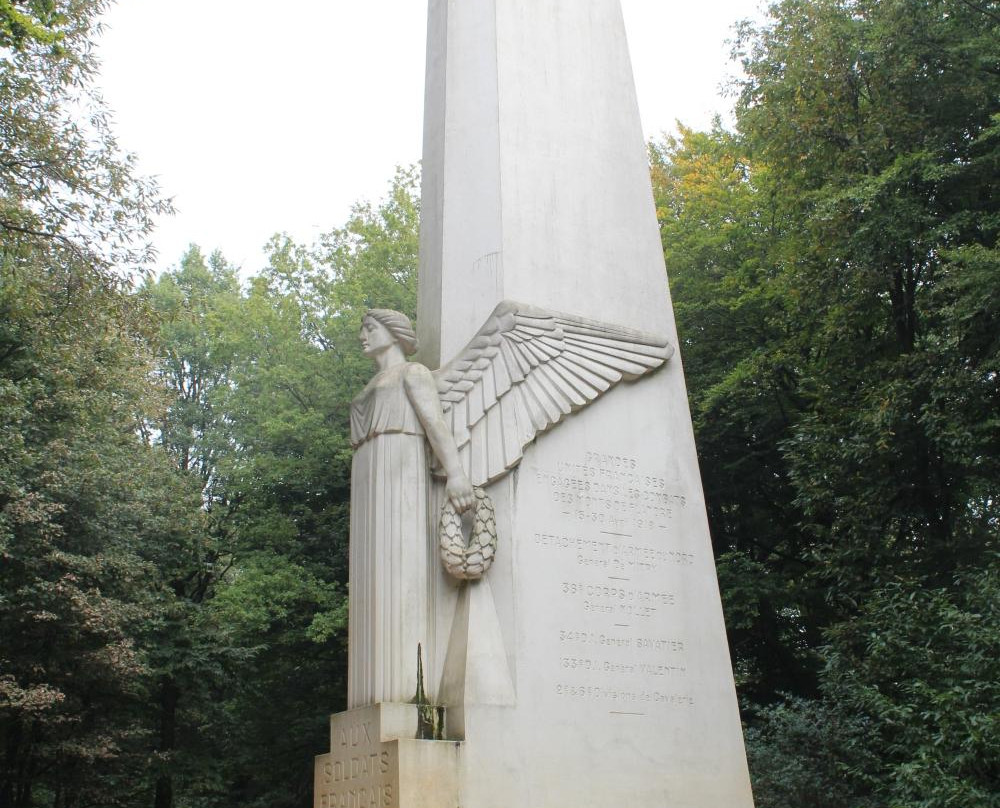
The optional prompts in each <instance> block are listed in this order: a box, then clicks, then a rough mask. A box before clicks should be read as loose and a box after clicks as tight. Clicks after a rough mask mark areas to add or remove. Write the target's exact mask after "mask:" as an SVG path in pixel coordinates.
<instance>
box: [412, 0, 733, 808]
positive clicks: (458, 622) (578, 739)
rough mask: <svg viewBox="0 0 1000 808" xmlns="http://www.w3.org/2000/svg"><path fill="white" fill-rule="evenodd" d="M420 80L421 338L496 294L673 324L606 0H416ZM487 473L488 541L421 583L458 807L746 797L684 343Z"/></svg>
mask: <svg viewBox="0 0 1000 808" xmlns="http://www.w3.org/2000/svg"><path fill="white" fill-rule="evenodd" d="M426 104H427V110H426V125H425V147H424V190H423V208H422V213H423V217H424V221H423V230H422V243H421V251H422V253H421V270H420V273H421V274H420V304H419V316H418V332H419V335H420V339H421V343H422V346H423V347H422V348H421V351H420V353H419V354H418V357H419V359H420V360H421V361H422V362H424V363H425V364H426V365H428V366H429V367H431V368H437V367H438V366H439V365H440V364H441V362H442V361H444V362H447V361H449V360H451V359H452V358H453V357H455V356H457V355H459V354H460V353H461V352H462V351H463V349H464V348H465V347H466V346H467V345H468V343H469V341H470V339H472V338H473V337H474V336H475V335H476V334H477V333H478V332H479V331H480V329H481V328H482V326H483V324H484V323H485V322H487V321H488V320H489V319H490V316H491V314H492V313H493V312H494V309H495V307H496V306H497V305H498V304H499V303H500V302H501V301H503V300H518V301H523V302H524V303H526V304H529V305H530V306H535V307H539V308H540V309H542V310H544V311H547V312H564V313H567V314H569V315H573V316H577V317H582V318H588V319H590V320H594V321H600V322H602V323H610V324H614V326H617V327H624V328H628V329H636V330H638V331H640V332H643V333H645V334H651V335H662V337H664V338H665V343H667V344H669V345H672V346H676V345H677V337H676V332H675V328H674V321H673V314H672V310H671V304H670V298H669V291H668V288H667V280H666V274H665V271H664V266H663V257H662V249H661V244H660V238H659V231H658V228H657V225H656V219H655V212H654V207H653V200H652V193H651V189H650V181H649V171H648V165H647V160H646V150H645V144H644V141H643V137H642V131H641V127H640V123H639V116H638V111H637V107H636V101H635V92H634V86H633V81H632V75H631V66H630V63H629V59H628V52H627V47H626V41H625V33H624V26H623V22H622V17H621V10H620V8H619V3H618V0H431V3H430V15H429V33H428V77H427V98H426ZM569 319H572V318H569ZM439 389H440V386H439ZM445 415H446V416H447V412H446V413H445ZM459 443H460V441H459ZM474 482H475V480H474ZM484 482H486V483H487V485H486V491H487V493H488V494H489V495H490V496H491V498H492V500H493V502H494V503H495V507H496V522H497V528H498V532H499V544H498V548H497V554H496V560H495V562H494V563H493V566H492V567H491V568H490V570H489V571H488V572H487V573H486V575H485V576H484V577H483V578H482V580H480V581H471V582H460V581H458V580H456V579H454V578H452V577H450V576H449V575H448V574H447V573H446V572H444V570H443V568H442V567H439V566H436V565H435V566H433V568H432V569H431V570H430V571H429V579H428V581H427V584H426V588H427V591H428V593H429V594H428V601H429V603H430V604H431V611H432V616H431V617H430V623H431V625H430V626H429V627H428V629H427V631H426V633H425V634H426V638H427V639H426V646H425V661H426V668H427V675H426V679H427V689H428V691H429V694H430V696H431V698H432V700H434V701H437V702H440V703H444V704H445V705H446V707H447V708H448V726H449V730H448V731H449V736H450V737H454V738H457V739H462V740H463V744H462V749H461V756H460V761H461V762H460V792H461V804H462V806H463V808H494V807H495V808H499V806H504V807H505V808H506V807H507V806H511V805H523V806H532V807H533V808H551V807H553V806H568V805H573V806H589V805H594V806H598V805H600V806H605V805H607V804H610V803H611V802H612V801H615V802H617V801H621V800H622V799H627V800H628V801H629V802H634V803H636V804H640V805H649V806H670V807H671V808H750V806H752V804H753V803H752V798H751V794H750V786H749V778H748V774H747V768H746V759H745V754H744V749H743V740H742V733H741V727H740V721H739V714H738V709H737V703H736V696H735V691H734V686H733V677H732V671H731V664H730V660H729V656H728V650H727V645H726V637H725V627H724V624H723V619H722V611H721V606H720V599H719V593H718V586H717V582H716V576H715V568H714V562H713V556H712V548H711V543H710V539H709V535H708V527H707V521H706V517H705V507H704V501H703V495H702V491H701V484H700V477H699V472H698V465H697V458H696V455H695V446H694V439H693V434H692V430H691V419H690V414H689V412H688V408H687V398H686V393H685V389H684V379H683V373H682V369H681V364H680V359H679V357H678V356H677V355H674V356H673V357H672V358H669V359H667V360H666V361H665V364H663V366H662V367H660V368H659V369H652V370H650V372H648V373H647V374H646V375H643V376H642V377H641V378H637V379H636V380H635V381H633V382H626V383H623V384H619V385H617V386H614V387H613V388H612V389H609V391H608V392H606V393H604V394H603V395H601V396H600V397H599V399H597V400H595V401H593V403H591V404H589V405H588V406H586V407H582V408H579V409H578V410H577V411H575V412H574V413H573V414H570V415H568V416H566V417H565V418H564V419H563V420H562V421H561V423H559V425H558V426H557V427H554V428H551V429H549V430H541V431H539V432H538V434H537V435H535V436H534V438H533V440H532V442H529V443H528V444H527V445H526V446H525V447H524V448H523V459H521V460H520V464H519V465H516V466H515V468H514V470H513V471H512V472H510V473H508V474H506V475H505V476H503V475H501V476H499V477H497V478H495V479H494V481H493V482H490V478H489V477H488V479H487V480H485V481H484ZM442 499H443V497H442V495H441V493H440V492H438V493H437V494H436V495H432V496H431V500H430V502H429V506H428V512H429V514H430V515H431V517H430V518H432V519H433V518H434V515H435V514H436V513H437V511H438V510H439V508H440V506H441V504H442ZM428 533H429V534H430V540H431V541H434V542H435V545H434V547H433V548H429V549H428V552H427V555H428V557H430V558H433V557H434V556H433V553H436V552H437V548H436V541H437V537H436V536H435V535H433V534H434V533H435V531H434V530H430V531H428Z"/></svg>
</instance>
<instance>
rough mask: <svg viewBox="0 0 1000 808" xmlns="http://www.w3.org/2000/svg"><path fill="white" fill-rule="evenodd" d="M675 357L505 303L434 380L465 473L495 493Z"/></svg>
mask: <svg viewBox="0 0 1000 808" xmlns="http://www.w3.org/2000/svg"><path fill="white" fill-rule="evenodd" d="M673 352H674V349H673V347H672V346H671V345H669V344H668V343H667V341H666V340H665V339H663V338H661V337H656V336H653V335H650V334H644V333H642V332H641V331H635V330H632V329H629V328H619V327H618V326H614V325H608V324H607V323H600V322H597V321H596V320H585V319H583V318H582V317H574V316H572V315H568V314H557V313H555V312H549V311H543V310H542V309H539V308H536V307H534V306H526V305H524V304H522V303H514V302H511V301H504V302H503V303H501V304H500V305H499V306H497V307H496V309H495V310H494V311H493V314H491V315H490V318H489V319H488V320H487V321H486V324H485V325H484V326H483V327H482V328H481V329H479V333H478V334H477V335H476V336H475V337H474V338H473V339H472V341H471V342H470V343H469V344H468V345H467V346H466V347H465V350H463V351H462V352H461V353H460V354H459V355H458V356H457V357H455V359H453V360H452V361H451V362H449V363H448V364H447V365H445V366H444V367H442V368H441V369H440V370H437V371H435V372H434V376H435V378H436V380H437V387H438V394H439V395H440V397H441V406H442V409H443V411H444V417H445V421H446V422H447V424H448V426H449V427H451V430H452V432H453V434H454V435H455V441H456V443H457V444H458V450H459V455H460V457H461V459H462V464H463V465H464V466H465V469H466V471H467V472H468V473H469V477H470V479H471V480H472V483H473V485H486V484H488V483H491V482H493V481H495V480H497V479H499V478H500V477H502V476H503V475H504V474H506V473H507V472H508V471H510V470H511V469H512V468H513V467H514V466H516V465H517V464H518V463H519V462H520V460H521V456H522V454H523V452H524V447H525V446H527V445H528V444H529V443H530V442H531V441H533V440H534V439H535V437H536V436H537V435H538V434H539V433H541V432H544V431H545V430H546V429H549V428H551V427H552V426H553V425H555V424H557V423H559V422H560V421H561V420H562V419H563V418H565V417H566V416H567V415H569V414H570V413H571V412H575V411H576V410H579V409H580V408H582V407H585V406H587V404H589V403H590V402H591V401H593V400H594V399H596V398H597V397H598V396H600V395H601V393H603V392H605V391H606V390H608V389H609V388H611V387H613V386H614V385H615V384H617V383H618V382H620V381H621V380H622V379H628V380H631V379H636V378H638V377H639V376H641V375H643V374H644V373H648V372H649V371H651V370H654V369H655V368H658V367H659V366H660V365H662V364H663V363H664V362H665V361H666V360H667V359H668V358H669V357H670V355H671V354H673Z"/></svg>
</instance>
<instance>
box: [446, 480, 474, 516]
mask: <svg viewBox="0 0 1000 808" xmlns="http://www.w3.org/2000/svg"><path fill="white" fill-rule="evenodd" d="M445 493H446V494H447V495H448V500H449V501H450V502H451V504H452V507H454V508H455V510H456V511H458V513H464V512H465V511H467V510H469V508H471V507H472V506H473V505H474V504H475V501H476V498H475V495H474V494H473V493H472V483H471V482H470V481H469V478H468V477H467V476H466V475H465V474H464V473H463V472H459V473H458V474H452V475H451V476H450V477H448V484H447V485H446V486H445Z"/></svg>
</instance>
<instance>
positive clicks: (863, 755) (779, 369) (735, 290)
mask: <svg viewBox="0 0 1000 808" xmlns="http://www.w3.org/2000/svg"><path fill="white" fill-rule="evenodd" d="M996 11H997V10H996V7H995V4H994V3H976V2H965V0H892V2H864V1H861V2H855V1H854V0H815V1H814V2H802V1H801V0H786V1H785V2H780V3H776V4H775V5H773V6H772V8H771V19H770V21H769V22H768V23H766V24H765V25H763V26H761V27H759V28H753V27H750V26H744V27H743V29H742V31H741V34H740V37H739V39H738V41H737V49H738V53H739V54H740V55H742V57H743V64H744V70H745V74H746V78H745V80H744V81H743V82H742V84H741V95H740V99H739V102H738V105H737V110H736V118H737V127H736V131H735V132H734V133H726V132H723V131H721V130H719V129H718V128H717V129H716V130H715V131H713V132H711V133H706V134H699V133H690V132H686V131H682V134H681V138H680V139H679V140H677V141H674V142H672V143H667V144H665V145H661V146H659V147H658V148H657V149H656V150H655V152H654V158H655V159H654V181H655V183H656V187H657V192H658V201H659V207H660V215H661V224H662V227H663V231H664V240H665V244H666V247H667V257H668V261H669V262H670V266H671V270H672V278H671V280H672V286H673V291H674V294H675V299H676V300H677V303H678V305H677V311H678V325H679V329H680V333H681V338H682V340H683V341H684V343H685V350H686V353H685V358H686V359H687V360H688V361H687V362H686V365H687V367H688V371H689V380H690V383H691V385H690V386H691V390H692V410H693V412H694V414H695V426H696V432H697V437H698V441H699V448H700V449H701V450H702V457H703V468H704V470H705V471H704V473H705V479H706V495H707V498H708V501H709V513H710V518H711V519H712V525H713V530H714V531H715V533H716V546H717V551H718V552H719V553H720V558H719V562H720V563H719V569H720V577H721V578H722V579H723V589H724V591H725V590H727V589H728V590H729V592H728V594H727V599H726V607H727V610H728V615H729V620H730V624H731V626H733V628H735V631H734V655H735V657H736V659H737V665H738V668H739V669H740V670H741V671H742V672H743V673H744V675H746V676H747V677H749V684H750V685H751V687H750V689H749V690H748V691H746V693H747V696H748V698H749V700H751V702H752V703H751V704H750V706H751V707H752V709H751V715H752V716H753V731H752V732H751V733H750V735H749V741H750V747H751V759H752V761H753V765H754V772H755V778H756V780H757V784H758V796H759V798H760V801H761V804H762V805H765V806H790V805H797V804H801V803H802V801H803V800H807V801H817V802H820V801H826V802H827V803H828V802H829V800H830V799H834V802H835V804H843V803H844V802H851V803H852V804H857V805H865V804H878V805H882V804H891V805H900V806H907V807H908V808H909V806H917V805H920V806H924V808H928V807H929V806H944V805H952V804H970V803H972V802H977V800H982V799H990V798H991V797H990V796H989V789H988V787H987V786H986V785H985V784H986V783H987V782H988V781H989V780H990V778H995V773H996V763H995V760H994V759H993V758H992V757H991V754H990V752H989V749H990V747H989V745H988V744H989V742H990V741H991V740H992V738H993V732H994V728H992V726H991V725H990V724H988V723H987V724H983V723H982V722H980V721H979V720H978V719H977V718H976V716H978V715H979V714H981V713H983V712H986V713H990V712H996V709H997V703H996V699H997V694H996V693H995V691H994V690H992V689H991V688H990V687H989V686H984V685H983V682H984V681H992V679H993V678H995V672H994V671H992V669H991V667H990V665H989V663H987V662H985V660H986V659H989V658H992V657H990V647H989V643H988V642H987V641H986V640H985V639H984V638H983V636H982V634H981V633H980V628H979V625H980V623H979V621H980V620H981V619H982V618H981V616H982V615H984V614H987V613H988V612H989V609H988V607H987V605H986V604H988V603H990V602H991V599H992V600H995V599H996V595H997V589H996V580H995V574H994V573H992V572H990V570H991V569H992V568H993V567H994V566H995V561H994V560H993V558H994V556H993V554H994V553H995V548H996V526H997V524H998V521H1000V519H998V517H1000V514H998V513H997V502H998V496H997V495H998V493H1000V492H998V491H997V481H998V480H1000V473H998V472H1000V468H998V466H997V450H998V448H1000V447H998V445H997V442H998V440H1000V429H998V425H1000V422H998V421H997V419H996V415H995V413H996V412H998V411H1000V408H998V404H1000V400H998V394H1000V387H998V378H997V375H996V372H995V369H996V367H997V364H998V360H1000V355H998V351H997V348H998V342H997V338H996V333H997V332H996V326H997V321H996V309H995V305H996V302H997V295H998V293H1000V281H998V278H1000V273H998V271H997V270H998V269H1000V263H998V259H1000V253H998V250H997V235H998V231H1000V209H998V202H997V200H996V197H995V194H993V193H992V192H991V190H990V189H991V188H993V187H995V186H996V184H997V181H998V179H1000V151H998V146H1000V139H998V121H1000V118H998V112H1000V51H998V49H997V47H996V42H997V41H1000V37H998V35H1000V16H998V15H997V13H996ZM939 622H940V623H943V624H945V625H948V626H949V627H950V631H951V632H954V633H955V634H957V635H958V636H960V637H961V638H962V639H961V641H959V642H955V643H952V642H951V640H950V638H949V633H948V632H942V631H940V630H937V629H935V628H934V627H935V626H937V625H939ZM768 634H770V635H771V637H772V638H775V637H776V638H778V646H779V647H778V648H777V649H776V653H772V652H771V651H769V650H765V649H767V644H766V642H765V639H764V638H765V637H766V636H767V635H768ZM783 660H787V663H786V662H785V661H783ZM957 671H961V673H956V672H957ZM782 691H784V692H787V693H789V698H788V699H787V700H782V699H781V698H778V697H777V694H779V693H781V692H782ZM817 720H821V721H822V726H821V731H820V732H816V731H815V730H816V724H815V722H816V721H817ZM962 733H969V735H968V737H965V736H963V735H962ZM959 737H963V738H965V739H964V740H963V741H958V740H957V738H959ZM806 739H810V742H813V741H823V742H825V743H826V744H827V746H826V747H824V748H820V749H817V750H816V754H815V756H813V757H810V758H808V759H809V760H810V761H811V762H810V765H809V766H808V767H804V766H803V765H802V762H803V760H805V759H806V758H804V757H803V756H802V755H801V753H798V752H796V753H794V754H797V755H798V762H796V760H794V759H793V757H794V755H793V753H790V752H789V750H792V749H795V747H799V748H801V746H802V744H803V743H804V742H805V740H806ZM983 741H985V743H983ZM810 794H811V795H812V796H808V795H810ZM834 795H839V796H836V797H835V796H834ZM838 800H839V802H838ZM977 804H978V803H977Z"/></svg>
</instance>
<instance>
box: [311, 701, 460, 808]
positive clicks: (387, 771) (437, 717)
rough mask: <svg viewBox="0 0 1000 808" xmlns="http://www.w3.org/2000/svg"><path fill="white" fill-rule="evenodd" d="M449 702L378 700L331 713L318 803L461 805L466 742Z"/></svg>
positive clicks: (318, 775)
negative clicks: (451, 725)
mask: <svg viewBox="0 0 1000 808" xmlns="http://www.w3.org/2000/svg"><path fill="white" fill-rule="evenodd" d="M444 718H445V715H444V708H441V707H432V706H427V705H416V704H389V703H383V704H375V705H373V706H371V707H362V708H360V709H357V710H348V711H347V712H344V713H337V714H336V715H332V716H330V753H329V754H326V755H318V756H317V757H316V764H315V769H314V771H315V786H314V790H313V795H314V796H313V807H314V808H458V804H459V803H458V782H459V765H460V754H461V748H462V747H461V744H460V743H457V742H454V741H444V740H437V739H439V738H443V737H445V727H444Z"/></svg>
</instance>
